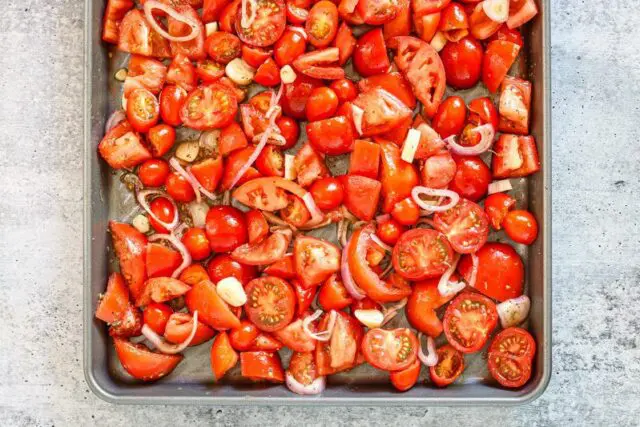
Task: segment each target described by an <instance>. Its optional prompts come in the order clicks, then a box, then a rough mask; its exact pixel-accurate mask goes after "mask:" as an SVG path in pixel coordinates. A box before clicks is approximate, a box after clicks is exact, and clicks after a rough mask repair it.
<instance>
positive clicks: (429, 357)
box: [418, 332, 438, 367]
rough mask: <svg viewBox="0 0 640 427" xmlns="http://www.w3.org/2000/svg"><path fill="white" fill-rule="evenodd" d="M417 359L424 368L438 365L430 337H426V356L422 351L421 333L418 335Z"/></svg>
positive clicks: (436, 353) (433, 344) (434, 347)
mask: <svg viewBox="0 0 640 427" xmlns="http://www.w3.org/2000/svg"><path fill="white" fill-rule="evenodd" d="M418 359H420V361H421V362H422V363H423V364H424V365H425V366H429V367H432V366H436V365H437V364H438V352H437V351H436V343H435V341H434V340H433V338H432V337H427V354H424V352H423V351H422V332H420V333H418Z"/></svg>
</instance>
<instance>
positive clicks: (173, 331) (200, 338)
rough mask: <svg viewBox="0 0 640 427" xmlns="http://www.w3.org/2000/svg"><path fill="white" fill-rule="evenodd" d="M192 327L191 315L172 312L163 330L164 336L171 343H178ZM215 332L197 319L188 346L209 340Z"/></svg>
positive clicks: (188, 333)
mask: <svg viewBox="0 0 640 427" xmlns="http://www.w3.org/2000/svg"><path fill="white" fill-rule="evenodd" d="M192 329H193V316H191V315H190V314H189V313H173V314H172V315H171V317H169V321H168V322H167V325H166V327H165V330H164V338H165V339H166V340H167V341H169V342H172V343H175V344H179V343H181V342H184V341H185V340H186V339H187V338H188V337H189V335H190V334H191V330H192ZM214 335H215V332H214V330H213V329H211V328H210V327H208V326H207V325H205V324H204V323H202V322H200V321H198V325H197V326H196V334H195V335H194V336H193V339H192V340H191V343H190V344H189V346H194V345H199V344H202V343H203V342H205V341H209V340H210V339H211V338H213V336H214Z"/></svg>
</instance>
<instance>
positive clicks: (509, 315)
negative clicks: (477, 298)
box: [496, 295, 531, 328]
mask: <svg viewBox="0 0 640 427" xmlns="http://www.w3.org/2000/svg"><path fill="white" fill-rule="evenodd" d="M496 308H497V309H498V316H499V317H500V324H501V325H502V327H503V328H509V327H511V326H516V325H519V324H520V323H522V322H523V321H524V320H525V319H526V318H527V316H528V315H529V309H530V308H531V300H530V299H529V297H528V296H526V295H520V296H519V297H517V298H511V299H508V300H506V301H503V302H501V303H500V304H498V305H497V306H496Z"/></svg>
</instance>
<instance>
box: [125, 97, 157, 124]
mask: <svg viewBox="0 0 640 427" xmlns="http://www.w3.org/2000/svg"><path fill="white" fill-rule="evenodd" d="M159 118H160V104H159V103H158V99H157V98H156V97H155V96H154V95H153V94H152V93H151V92H149V91H148V90H147V89H144V88H140V89H135V90H133V91H132V92H131V93H130V94H129V98H128V99H127V120H128V121H129V123H131V127H132V128H133V129H134V130H136V131H138V132H147V131H148V130H149V129H151V128H152V127H153V126H155V124H156V123H157V122H158V119H159Z"/></svg>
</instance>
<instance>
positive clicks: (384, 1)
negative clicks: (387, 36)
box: [356, 0, 400, 25]
mask: <svg viewBox="0 0 640 427" xmlns="http://www.w3.org/2000/svg"><path fill="white" fill-rule="evenodd" d="M356 11H357V12H358V14H359V15H360V16H362V19H363V20H364V22H365V24H369V25H382V24H386V23H387V22H390V21H392V20H393V19H394V18H395V17H396V16H397V15H398V13H400V5H399V1H398V0H364V1H359V2H358V6H357V8H356Z"/></svg>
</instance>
